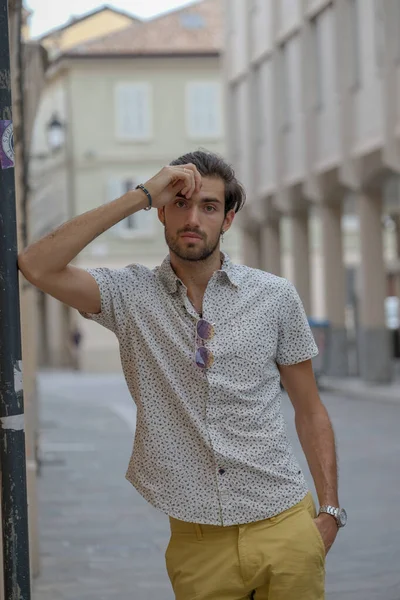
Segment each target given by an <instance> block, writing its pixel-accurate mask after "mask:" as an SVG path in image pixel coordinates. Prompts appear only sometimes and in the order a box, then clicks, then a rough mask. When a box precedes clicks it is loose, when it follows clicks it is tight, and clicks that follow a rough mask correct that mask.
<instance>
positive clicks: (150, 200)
mask: <svg viewBox="0 0 400 600" xmlns="http://www.w3.org/2000/svg"><path fill="white" fill-rule="evenodd" d="M136 189H137V190H142V192H144V193H145V194H146V196H147V199H148V201H149V205H148V206H146V208H145V209H144V210H150V209H151V207H152V206H153V198H152V197H151V194H150V192H149V190H148V189H147V188H145V187H144V185H143V184H142V183H140V184H139V185H137V186H136Z"/></svg>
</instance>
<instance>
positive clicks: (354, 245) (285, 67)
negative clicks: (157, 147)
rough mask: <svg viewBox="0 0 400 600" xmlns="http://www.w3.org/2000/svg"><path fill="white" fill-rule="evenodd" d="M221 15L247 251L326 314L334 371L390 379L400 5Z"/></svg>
mask: <svg viewBox="0 0 400 600" xmlns="http://www.w3.org/2000/svg"><path fill="white" fill-rule="evenodd" d="M225 23H226V32H225V33H226V36H225V39H226V57H225V76H226V83H227V89H228V103H227V107H228V111H229V116H228V120H229V125H228V131H229V139H228V149H229V154H230V158H231V160H232V161H233V162H234V164H235V165H236V166H237V169H238V173H239V176H240V177H241V178H242V180H243V181H244V183H245V185H246V187H247V189H248V192H249V202H248V205H247V207H246V210H245V211H244V213H243V215H242V217H241V223H242V228H243V232H244V245H243V249H244V253H245V256H244V262H245V263H246V264H249V265H251V266H254V267H258V268H262V269H266V270H269V271H272V272H274V273H277V274H282V275H284V276H286V277H288V278H289V279H291V280H292V281H293V282H294V283H295V285H296V286H297V289H298V290H299V292H300V295H301V297H302V299H303V302H304V305H305V307H306V310H307V313H308V314H309V315H310V316H314V317H324V318H326V319H328V320H329V321H330V323H331V325H332V350H331V354H330V372H331V374H334V375H338V376H344V375H347V374H348V373H349V372H350V373H351V374H353V375H358V374H360V375H361V376H362V378H364V379H365V380H368V381H372V382H378V381H380V382H384V381H389V380H390V379H391V377H392V374H393V354H394V352H393V337H394V334H393V335H391V334H392V333H393V332H390V331H388V326H390V323H391V326H392V327H397V329H398V326H399V322H398V310H399V309H398V297H399V293H400V276H399V273H400V260H399V257H400V220H399V214H400V196H399V178H398V173H399V172H400V155H399V133H400V112H399V106H400V103H399V98H398V94H399V76H400V71H399V59H400V54H399V52H400V45H399V35H398V31H399V24H400V3H399V2H397V1H393V2H392V1H388V2H382V1H381V0H336V1H328V0H308V1H307V0H279V2H276V1H275V0H226V2H225ZM385 307H386V313H385ZM390 319H392V320H391V321H390ZM397 334H398V331H397Z"/></svg>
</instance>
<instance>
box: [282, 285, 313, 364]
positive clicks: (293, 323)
mask: <svg viewBox="0 0 400 600" xmlns="http://www.w3.org/2000/svg"><path fill="white" fill-rule="evenodd" d="M317 354H318V348H317V345H316V343H315V340H314V336H313V334H312V332H311V329H310V326H309V324H308V319H307V315H306V312H305V310H304V306H303V303H302V301H301V300H300V297H299V295H298V293H297V291H296V289H295V287H294V286H293V285H292V284H291V283H290V282H289V281H285V287H284V290H283V293H282V296H281V299H280V317H279V331H278V347H277V353H276V362H277V363H278V364H281V365H294V364H297V363H300V362H303V361H305V360H308V359H310V358H314V356H317Z"/></svg>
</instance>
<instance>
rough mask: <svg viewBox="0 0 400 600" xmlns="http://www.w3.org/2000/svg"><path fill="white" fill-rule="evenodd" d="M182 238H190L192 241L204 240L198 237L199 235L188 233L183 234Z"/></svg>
mask: <svg viewBox="0 0 400 600" xmlns="http://www.w3.org/2000/svg"><path fill="white" fill-rule="evenodd" d="M181 237H183V238H188V239H191V240H201V239H202V238H201V236H200V235H197V233H188V232H186V233H182V235H181Z"/></svg>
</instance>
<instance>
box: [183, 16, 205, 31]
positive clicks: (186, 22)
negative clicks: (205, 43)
mask: <svg viewBox="0 0 400 600" xmlns="http://www.w3.org/2000/svg"><path fill="white" fill-rule="evenodd" d="M180 21H181V25H182V27H184V28H185V29H203V28H204V27H205V26H206V22H205V19H204V17H203V15H199V14H198V13H186V14H183V15H181V19H180Z"/></svg>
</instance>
